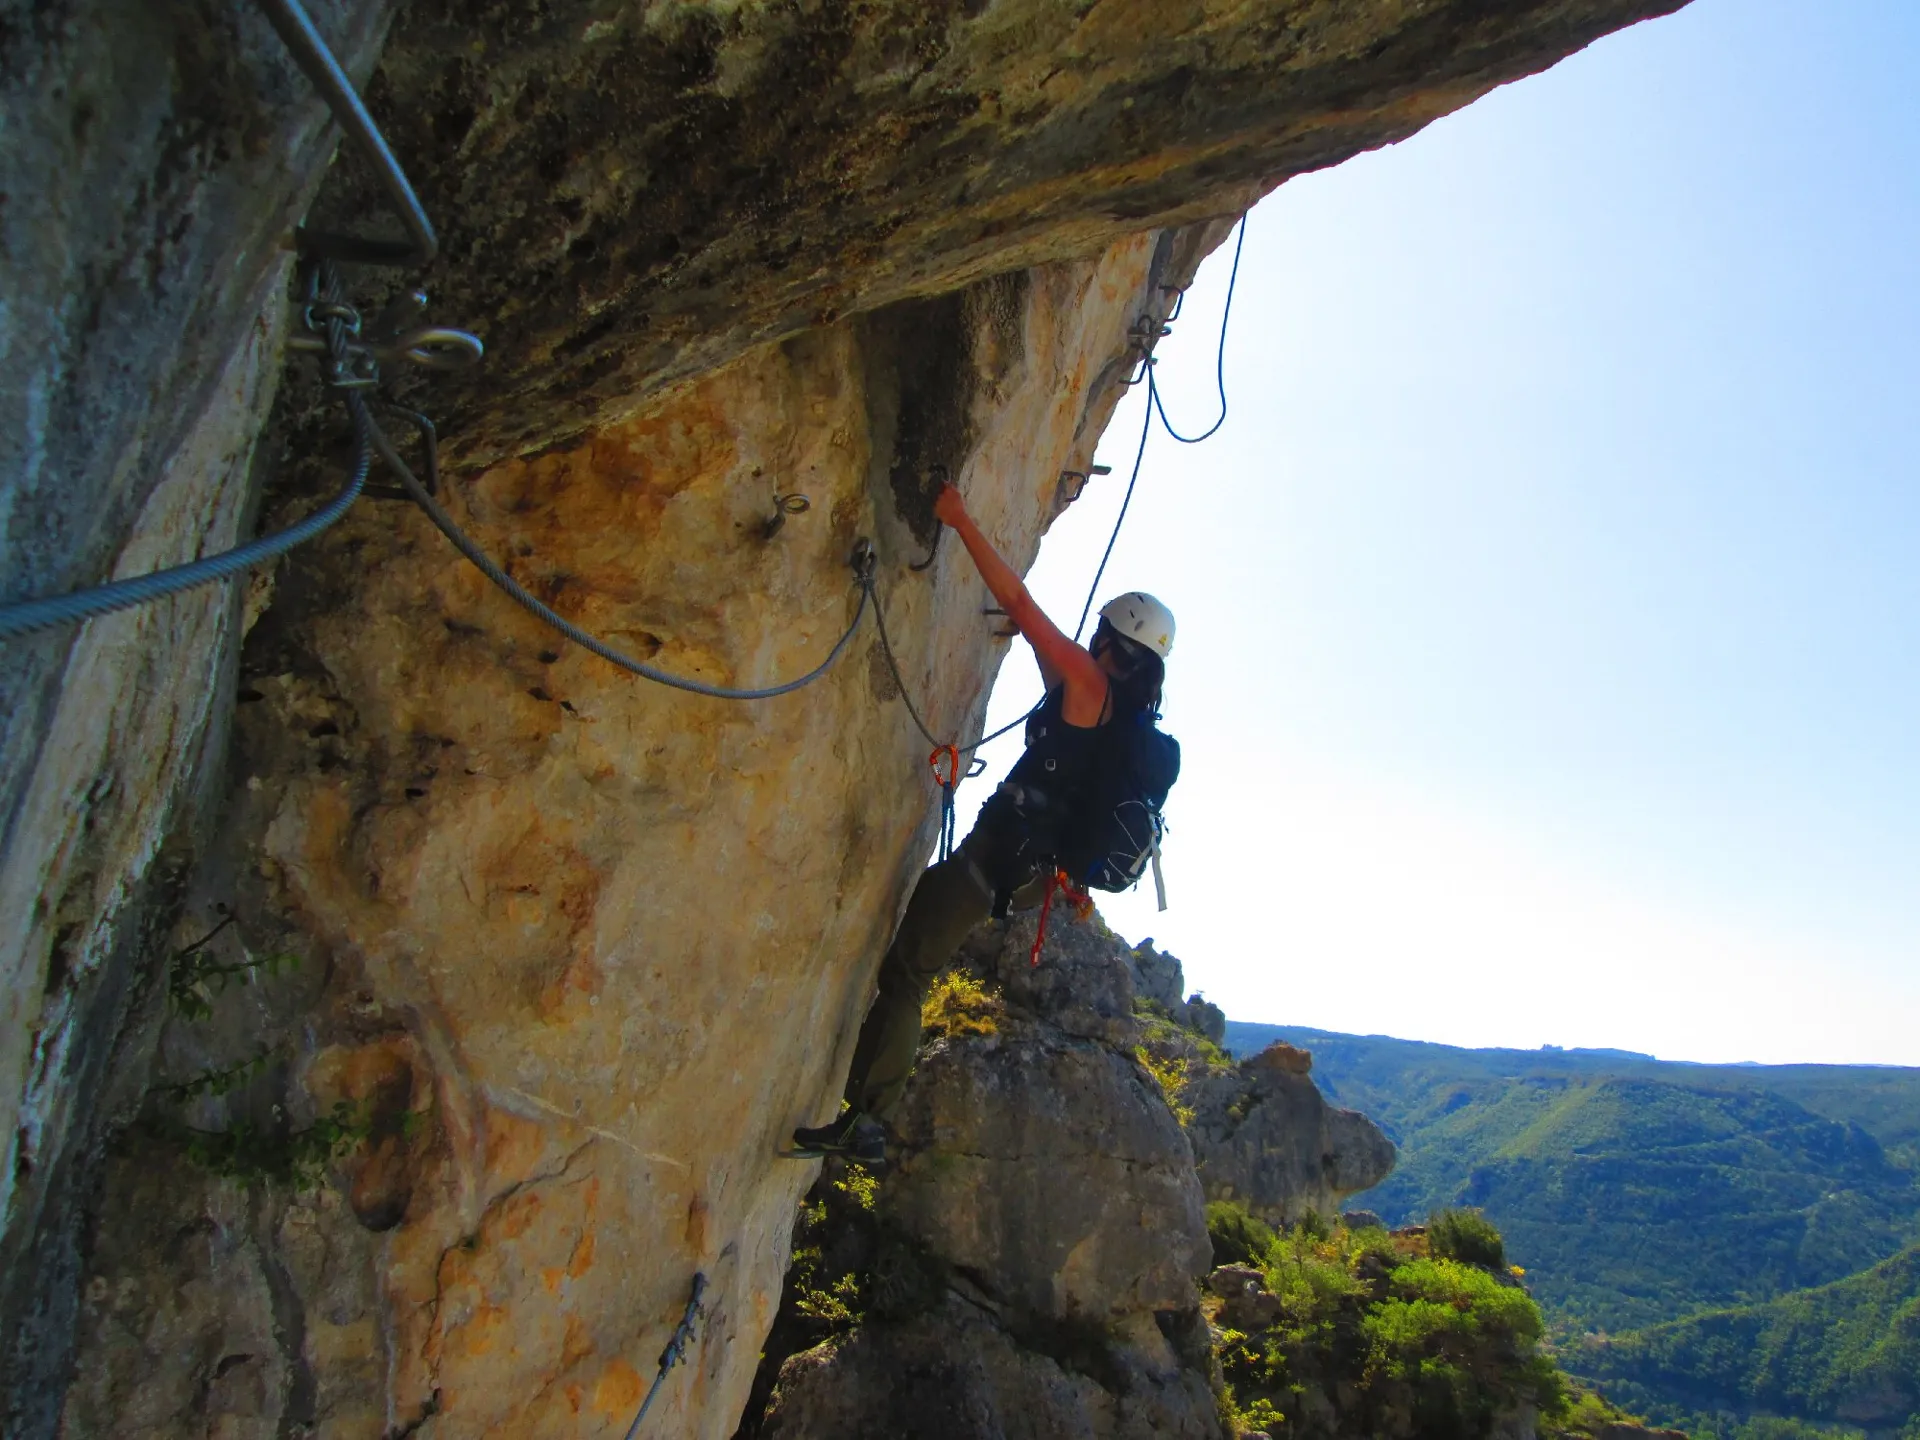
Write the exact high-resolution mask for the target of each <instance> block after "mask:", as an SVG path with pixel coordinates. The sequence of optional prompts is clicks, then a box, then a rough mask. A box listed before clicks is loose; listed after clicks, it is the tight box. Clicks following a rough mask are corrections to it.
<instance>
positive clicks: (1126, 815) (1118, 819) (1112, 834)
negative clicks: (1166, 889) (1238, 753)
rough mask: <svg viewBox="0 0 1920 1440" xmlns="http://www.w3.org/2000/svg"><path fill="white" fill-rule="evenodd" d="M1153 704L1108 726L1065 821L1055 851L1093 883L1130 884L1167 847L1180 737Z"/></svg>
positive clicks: (1080, 878) (1082, 881)
mask: <svg viewBox="0 0 1920 1440" xmlns="http://www.w3.org/2000/svg"><path fill="white" fill-rule="evenodd" d="M1154 718H1155V717H1154V715H1153V714H1152V712H1151V711H1142V712H1141V713H1140V714H1139V715H1138V716H1137V717H1136V718H1135V719H1134V720H1132V721H1123V722H1121V723H1119V724H1115V725H1112V726H1109V727H1107V728H1108V733H1107V735H1106V737H1105V743H1104V744H1103V745H1102V747H1101V752H1100V754H1099V756H1098V757H1097V759H1096V760H1095V762H1094V763H1093V765H1091V766H1090V767H1089V769H1088V772H1087V776H1086V779H1085V782H1084V783H1083V785H1082V787H1081V791H1080V796H1079V803H1078V804H1076V805H1075V806H1074V810H1073V814H1072V815H1071V816H1069V817H1068V818H1067V819H1066V821H1065V823H1064V824H1063V825H1062V827H1061V830H1060V836H1059V844H1058V851H1057V855H1056V859H1057V860H1058V862H1059V865H1060V868H1061V869H1062V870H1064V871H1066V872H1067V875H1068V876H1069V877H1070V878H1071V879H1072V880H1073V881H1074V882H1075V883H1076V884H1079V885H1084V886H1086V887H1087V888H1088V889H1091V890H1107V891H1121V890H1131V889H1132V888H1133V887H1134V886H1135V885H1137V884H1138V883H1139V882H1140V878H1141V876H1143V875H1145V874H1146V872H1147V868H1148V866H1149V865H1151V864H1152V862H1153V858H1154V856H1155V855H1156V854H1157V853H1158V851H1159V848H1160V837H1161V835H1162V834H1163V833H1165V829H1166V824H1165V821H1163V820H1162V819H1161V815H1160V807H1161V806H1163V805H1165V804H1166V803H1167V792H1168V791H1170V790H1171V789H1173V783H1174V781H1176V780H1178V779H1179V778H1180V742H1179V741H1178V740H1175V739H1174V738H1173V737H1172V736H1171V735H1169V734H1167V733H1166V732H1165V731H1164V730H1162V729H1160V728H1159V727H1158V726H1156V725H1155V724H1154V723H1153V722H1154Z"/></svg>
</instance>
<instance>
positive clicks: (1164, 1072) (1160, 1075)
mask: <svg viewBox="0 0 1920 1440" xmlns="http://www.w3.org/2000/svg"><path fill="white" fill-rule="evenodd" d="M1133 1055H1134V1058H1135V1059H1136V1060H1138V1061H1139V1062H1140V1063H1141V1064H1142V1065H1144V1066H1145V1067H1146V1071H1147V1073H1148V1074H1149V1075H1151V1076H1152V1077H1153V1083H1154V1084H1156V1085H1158V1086H1159V1087H1160V1093H1161V1094H1162V1095H1164V1096H1166V1098H1167V1108H1168V1109H1169V1110H1171V1111H1173V1118H1174V1119H1176V1120H1178V1121H1179V1122H1180V1123H1181V1124H1182V1125H1188V1124H1191V1123H1192V1121H1193V1107H1192V1106H1191V1105H1187V1104H1184V1103H1182V1101H1181V1099H1180V1097H1181V1096H1182V1095H1183V1094H1185V1093H1186V1089H1187V1065H1186V1062H1185V1061H1184V1060H1182V1059H1180V1058H1179V1057H1178V1056H1175V1055H1168V1054H1166V1053H1164V1052H1163V1051H1159V1050H1156V1049H1154V1047H1153V1046H1151V1045H1136V1046H1134V1047H1133Z"/></svg>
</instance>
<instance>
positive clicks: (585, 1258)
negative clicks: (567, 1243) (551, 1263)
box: [567, 1230, 593, 1280]
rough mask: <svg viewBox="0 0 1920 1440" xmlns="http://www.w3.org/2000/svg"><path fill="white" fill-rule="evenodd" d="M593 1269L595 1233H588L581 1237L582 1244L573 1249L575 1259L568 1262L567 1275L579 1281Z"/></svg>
mask: <svg viewBox="0 0 1920 1440" xmlns="http://www.w3.org/2000/svg"><path fill="white" fill-rule="evenodd" d="M592 1268H593V1232H592V1231H591V1230H589V1231H587V1232H586V1233H585V1234H584V1235H582V1236H581V1237H580V1243H579V1244H577V1245H575V1246H574V1247H573V1258H572V1259H571V1260H569V1261H567V1275H568V1276H569V1277H570V1278H572V1279H574V1280H578V1279H579V1278H580V1277H581V1276H582V1275H584V1274H586V1273H587V1271H589V1270H591V1269H592Z"/></svg>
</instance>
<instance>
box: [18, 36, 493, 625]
mask: <svg viewBox="0 0 1920 1440" xmlns="http://www.w3.org/2000/svg"><path fill="white" fill-rule="evenodd" d="M258 3H259V5H260V8H261V10H262V11H264V12H265V14H266V16H267V19H268V20H269V21H271V22H272V24H273V27H274V29H275V30H276V31H278V32H279V34H280V38H281V39H282V40H283V41H284V42H285V43H286V46H287V49H288V50H289V52H291V54H292V56H293V59H294V62H295V63H296V64H297V65H299V67H300V69H301V70H302V71H304V72H305V73H306V75H307V77H308V79H310V80H311V81H312V82H313V84H314V86H315V88H316V89H318V90H319V91H320V93H321V95H322V97H323V98H324V99H325V100H326V102H327V105H328V107H329V109H331V111H332V112H333V116H334V119H335V120H336V121H338V122H339V124H340V126H341V128H342V129H343V130H345V131H346V133H347V134H348V135H350V136H352V137H353V139H354V140H355V141H356V142H357V143H358V145H359V146H360V148H361V149H362V150H363V151H364V152H365V153H366V156H367V158H368V160H369V161H370V162H371V163H372V164H373V167H374V169H375V171H376V172H378V174H379V176H380V180H381V183H382V185H383V186H384V187H385V189H386V191H387V194H388V196H389V198H390V199H391V200H392V201H393V204H394V208H395V209H396V210H397V211H398V212H399V214H400V218H401V221H402V223H403V224H404V225H405V226H406V229H407V232H408V234H409V236H410V237H411V238H410V239H409V240H407V241H405V242H402V241H393V240H372V239H367V238H364V237H360V236H352V235H336V234H330V233H327V232H323V231H315V230H309V229H307V228H305V227H304V226H303V227H301V229H300V230H299V231H298V232H297V234H298V240H299V244H300V249H301V251H302V253H303V254H304V255H305V256H306V258H307V261H308V263H309V267H310V268H309V271H308V282H307V299H306V304H305V305H304V307H303V309H302V320H303V322H304V325H305V328H306V331H307V333H306V334H305V335H296V336H294V337H293V338H291V339H290V340H289V341H288V349H290V350H293V351H295V352H296V353H307V354H313V355H316V356H319V357H321V358H322V359H323V360H324V368H325V370H326V373H327V384H328V386H329V388H331V389H333V390H335V391H337V392H338V393H339V394H340V396H341V399H342V400H343V401H344V402H345V405H346V408H347V413H348V416H349V418H350V419H351V421H352V424H353V459H352V461H351V463H350V465H349V467H348V481H347V484H346V486H345V487H344V488H343V489H342V490H341V491H340V492H339V493H338V494H337V495H335V496H334V498H333V499H332V500H330V501H328V502H327V503H326V504H325V505H323V506H321V507H320V508H319V509H318V510H316V511H314V512H313V513H312V514H311V515H308V516H307V517H306V518H305V519H303V520H300V521H297V522H295V523H294V524H292V525H289V526H288V527H287V528H286V529H284V530H281V531H278V532H276V533H275V534H272V535H263V536H261V537H259V538H258V539H255V540H251V541H248V542H247V543H246V544H244V545H237V546H235V547H234V548H232V549H230V550H225V551H222V552H221V553H219V554H217V555H208V556H203V557H202V558H200V559H198V560H194V561H190V562H188V563H186V564H183V565H175V566H171V567H169V568H168V569H165V570H156V571H153V572H151V573H150V574H146V575H137V576H134V577H132V578H130V579H126V580H114V581H110V582H108V583H106V584H102V585H94V586H89V587H87V588H84V589H81V590H75V591H71V592H69V593H67V594H65V595H51V596H46V597H43V598H41V599H37V600H22V601H16V602H13V603H11V604H6V605H0V640H8V639H13V638H16V637H18V636H21V635H29V634H32V633H34V632H36V631H39V630H45V629H48V628H49V627H51V626H55V625H62V624H68V623H72V622H75V621H80V620H87V619H91V618H93V617H95V616H98V615H107V614H111V613H113V612H114V611H117V610H125V609H128V608H129V607H131V606H135V605H144V604H147V603H149V602H150V601H154V600H159V599H161V598H163V597H165V596H168V595H173V594H177V593H179V592H180V591H182V590H189V589H193V588H195V587H197V586H200V585H207V584H211V583H212V582H213V581H216V580H224V579H226V578H227V577H229V576H232V575H236V574H238V573H239V572H241V571H243V570H248V569H251V568H252V567H253V566H256V565H259V564H262V563H264V562H266V561H268V560H272V559H275V558H277V557H278V556H280V555H283V554H285V553H286V552H287V551H289V550H291V549H293V547H294V546H296V545H299V544H302V543H303V542H305V541H307V540H311V539H312V538H313V537H314V536H316V535H318V534H319V533H320V532H321V531H323V530H325V529H326V528H327V527H328V526H330V525H332V524H334V522H336V521H337V520H339V519H340V517H341V516H343V515H345V514H346V513H347V511H348V510H349V509H350V508H351V507H352V505H353V502H354V501H355V500H357V499H359V498H360V496H361V494H362V493H364V491H365V490H366V488H367V476H368V473H369V471H370V470H371V468H372V463H373V453H374V451H375V450H376V449H378V448H379V445H380V440H381V436H380V432H379V427H378V425H377V424H375V422H374V420H373V416H372V413H371V412H370V410H369V409H368V407H367V404H366V401H365V399H364V397H363V396H362V395H361V394H360V393H359V392H361V391H366V390H371V389H372V388H373V387H375V386H376V385H378V383H379V379H380V372H379V367H380V365H381V363H382V362H386V363H395V362H397V361H400V360H405V361H407V362H409V363H412V364H414V365H419V366H423V367H425V368H428V369H434V370H448V369H457V368H461V367H463V366H466V365H470V364H472V363H473V362H475V361H477V360H478V359H479V358H480V356H481V353H482V349H483V347H482V346H481V343H480V341H479V340H478V338H476V337H475V336H472V335H469V334H468V333H467V332H465V331H464V330H449V329H444V328H440V327H433V326H415V327H414V328H412V329H410V330H407V331H405V332H404V333H400V332H398V325H397V323H396V324H395V325H393V326H392V327H391V328H392V330H393V332H394V333H383V329H384V327H383V325H382V324H381V323H376V326H375V332H376V336H377V337H378V338H374V337H369V338H368V339H366V340H362V339H361V335H360V332H361V318H360V314H359V312H358V311H357V310H355V309H354V308H353V307H352V306H351V305H348V304H347V303H346V302H345V300H344V299H343V297H342V293H341V288H340V281H339V276H338V273H337V272H336V271H335V269H334V268H333V262H335V261H357V262H360V263H363V264H372V265H420V264H425V263H426V262H427V261H428V260H430V259H432V258H433V256H434V255H435V253H437V251H438V249H439V240H438V239H437V238H436V237H435V235H434V233H433V225H432V222H431V221H429V220H428V219H427V214H426V211H425V210H424V209H423V208H422V207H421V204H420V199H419V196H417V195H416V194H415V193H414V190H413V186H412V185H411V184H409V183H408V181H407V177H406V173H405V172H404V171H403V170H402V169H401V168H400V164H399V162H398V161H397V160H396V159H395V158H394V156H393V152H392V150H391V149H389V148H388V146H387V143H386V140H385V139H384V138H383V137H382V136H381V134H380V130H379V127H378V126H377V125H375V124H374V122H373V118H372V116H370V115H369V114H368V113H367V110H366V107H365V105H363V104H362V103H361V101H360V97H359V95H358V94H357V93H356V92H355V91H354V88H353V83H352V82H351V81H350V80H348V78H347V76H346V72H345V71H343V70H342V69H341V68H340V64H339V62H338V61H337V60H335V59H334V56H333V52H332V51H331V50H329V49H328V48H327V43H326V41H325V40H324V39H323V38H322V37H321V35H320V32H319V31H318V30H316V29H315V28H314V26H313V22H312V20H311V19H309V18H308V16H307V13H306V11H305V10H304V9H303V8H302V7H301V5H300V3H299V0H258ZM405 298H406V301H407V303H408V304H410V305H411V307H412V308H413V309H414V310H416V311H417V310H418V309H419V308H420V307H421V306H424V304H425V301H426V297H425V296H423V295H420V294H419V293H418V292H417V291H416V292H410V293H409V295H408V296H407V297H405ZM386 318H387V317H383V321H384V320H385V319H386ZM396 319H397V317H396ZM429 428H430V427H429ZM429 454H430V455H431V446H429Z"/></svg>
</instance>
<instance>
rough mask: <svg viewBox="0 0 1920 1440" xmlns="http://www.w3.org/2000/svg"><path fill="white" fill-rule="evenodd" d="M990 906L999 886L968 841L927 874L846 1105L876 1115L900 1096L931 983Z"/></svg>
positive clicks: (883, 967) (851, 1077)
mask: <svg viewBox="0 0 1920 1440" xmlns="http://www.w3.org/2000/svg"><path fill="white" fill-rule="evenodd" d="M968 838H969V839H971V838H972V837H971V836H969V837H968ZM992 911H993V890H992V889H991V887H990V886H989V885H988V883H987V878H986V876H985V875H984V874H982V873H981V870H980V867H979V866H978V865H977V864H976V863H975V862H974V861H973V860H971V859H970V858H968V855H967V847H966V846H965V845H962V846H961V848H960V849H959V850H956V851H955V852H954V854H953V857H952V858H951V859H949V860H942V861H941V862H940V863H939V864H938V865H934V866H932V867H931V868H929V869H928V870H927V871H926V872H925V873H924V874H923V875H921V877H920V882H919V883H918V884H917V885H915V886H914V887H913V898H912V899H911V900H909V901H908V902H907V913H906V915H905V916H904V917H903V918H902V919H901V921H900V928H899V929H898V930H897V931H895V932H894V936H893V944H891V945H889V946H888V947H887V956H886V959H884V960H882V961H881V962H880V993H879V994H878V995H877V996H875V997H874V1001H873V1008H872V1009H870V1010H868V1011H867V1018H866V1023H865V1024H863V1025H862V1026H861V1027H860V1040H859V1043H858V1044H857V1045H855V1046H854V1050H853V1068H852V1069H851V1070H850V1071H848V1072H847V1104H848V1105H849V1106H851V1107H852V1108H853V1109H855V1110H859V1111H864V1112H865V1113H867V1114H869V1115H878V1114H882V1113H884V1112H885V1111H886V1110H888V1109H890V1108H891V1107H892V1105H893V1104H894V1102H895V1101H897V1100H898V1099H899V1098H900V1092H901V1091H902V1090H904V1089H906V1087H907V1077H908V1076H909V1075H911V1074H912V1073H913V1059H914V1056H915V1055H917V1054H918V1053H919V1051H920V1007H921V1006H922V1005H923V1004H924V1003H925V1002H926V998H927V990H928V987H930V986H931V985H932V984H933V981H934V977H935V976H937V975H938V974H939V973H940V972H941V971H942V970H944V969H946V968H947V965H948V964H949V963H950V962H951V961H952V959H953V953H954V951H956V950H958V949H959V948H960V942H961V941H962V940H964V939H966V938H967V932H968V931H969V930H971V929H973V927H974V926H976V925H978V924H979V923H980V922H981V921H982V920H984V919H986V918H987V916H988V915H989V914H991V913H992Z"/></svg>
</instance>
